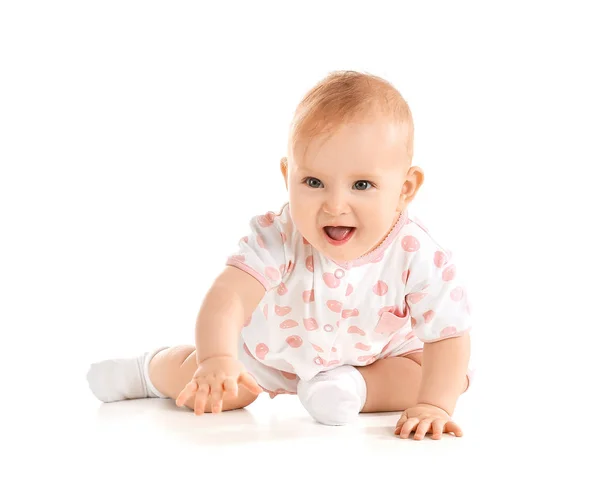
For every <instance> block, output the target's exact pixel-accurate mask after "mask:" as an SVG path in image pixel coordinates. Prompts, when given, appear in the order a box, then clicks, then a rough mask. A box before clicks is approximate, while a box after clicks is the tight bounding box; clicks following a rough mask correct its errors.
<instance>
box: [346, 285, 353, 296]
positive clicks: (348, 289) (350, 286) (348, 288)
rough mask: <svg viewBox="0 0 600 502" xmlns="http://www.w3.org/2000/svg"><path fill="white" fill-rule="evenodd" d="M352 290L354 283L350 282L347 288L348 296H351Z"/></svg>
mask: <svg viewBox="0 0 600 502" xmlns="http://www.w3.org/2000/svg"><path fill="white" fill-rule="evenodd" d="M352 291H354V288H353V287H352V284H348V287H347V288H346V296H350V295H351V294H352Z"/></svg>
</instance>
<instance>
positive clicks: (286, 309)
mask: <svg viewBox="0 0 600 502" xmlns="http://www.w3.org/2000/svg"><path fill="white" fill-rule="evenodd" d="M291 311H292V307H287V306H285V307H281V306H279V305H275V313H276V314H277V315H278V316H284V315H288V314H289V313H290V312H291Z"/></svg>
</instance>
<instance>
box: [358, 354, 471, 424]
mask: <svg viewBox="0 0 600 502" xmlns="http://www.w3.org/2000/svg"><path fill="white" fill-rule="evenodd" d="M422 356H423V353H422V352H421V351H419V352H413V353H411V354H407V355H405V356H397V357H388V358H386V359H379V360H378V361H375V362H374V363H373V364H370V365H368V366H361V367H358V368H357V369H358V371H360V373H361V375H362V376H363V378H364V379H365V382H366V384H367V400H366V402H365V405H364V407H363V409H362V413H378V412H384V411H402V410H405V409H407V408H410V407H411V406H415V405H416V404H417V397H418V393H419V387H420V385H421V375H422V370H421V360H422ZM390 382H397V385H390ZM468 385H469V380H468V378H467V377H466V376H465V387H464V390H463V392H464V391H466V390H467V387H468Z"/></svg>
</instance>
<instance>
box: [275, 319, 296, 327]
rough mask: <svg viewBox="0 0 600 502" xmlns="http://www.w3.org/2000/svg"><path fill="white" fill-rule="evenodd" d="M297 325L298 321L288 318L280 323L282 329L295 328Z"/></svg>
mask: <svg viewBox="0 0 600 502" xmlns="http://www.w3.org/2000/svg"><path fill="white" fill-rule="evenodd" d="M296 326H298V323H297V322H296V321H294V320H293V319H287V320H285V321H283V322H282V323H281V324H280V325H279V327H280V328H281V329H290V328H295V327H296Z"/></svg>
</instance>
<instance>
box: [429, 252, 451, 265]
mask: <svg viewBox="0 0 600 502" xmlns="http://www.w3.org/2000/svg"><path fill="white" fill-rule="evenodd" d="M433 263H434V264H435V266H436V267H437V268H442V267H443V266H444V265H445V264H446V263H448V258H447V257H446V254H445V253H442V252H441V251H436V252H435V254H434V255H433Z"/></svg>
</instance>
